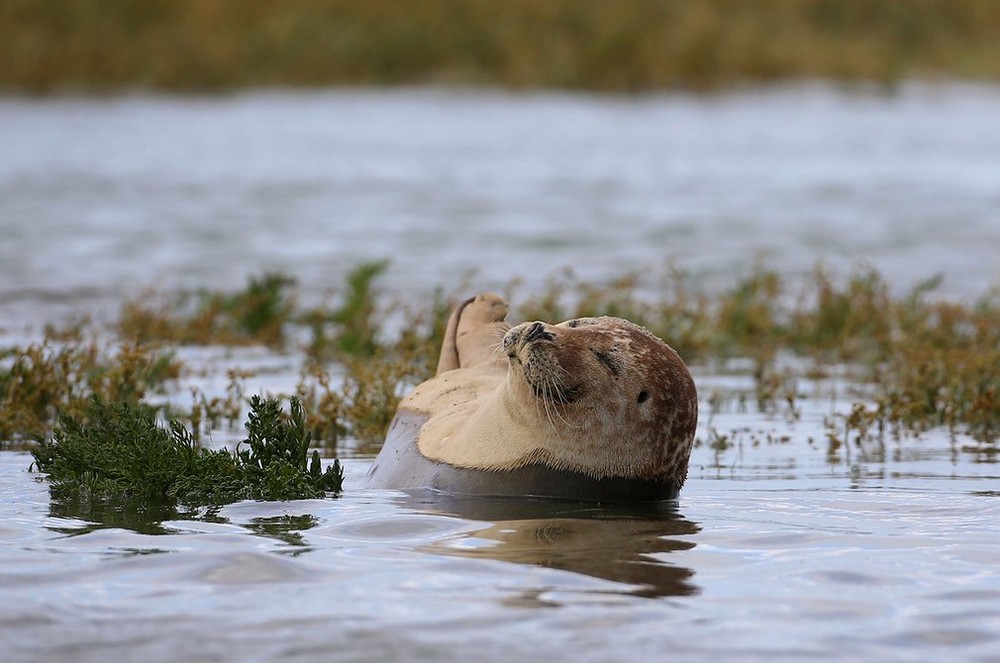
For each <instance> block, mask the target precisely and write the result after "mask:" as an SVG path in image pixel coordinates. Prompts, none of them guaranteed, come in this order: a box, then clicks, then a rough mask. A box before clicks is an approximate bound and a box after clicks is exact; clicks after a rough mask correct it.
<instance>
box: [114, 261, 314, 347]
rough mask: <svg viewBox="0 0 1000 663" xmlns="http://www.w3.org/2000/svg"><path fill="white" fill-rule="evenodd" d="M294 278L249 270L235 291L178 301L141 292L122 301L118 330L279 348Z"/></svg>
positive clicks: (142, 336) (184, 341)
mask: <svg viewBox="0 0 1000 663" xmlns="http://www.w3.org/2000/svg"><path fill="white" fill-rule="evenodd" d="M294 285H295V280H294V279H292V278H291V277H289V276H286V275H284V274H278V273H265V274H262V275H260V276H252V277H250V279H249V280H248V282H247V286H246V288H245V289H243V290H242V291H239V292H236V293H221V292H199V293H197V294H195V295H183V296H181V297H180V298H179V299H178V301H175V302H169V301H164V300H163V298H162V297H158V296H156V294H155V293H145V294H144V295H143V296H142V297H139V298H137V299H133V300H130V301H128V302H126V303H125V304H124V306H123V307H122V311H121V314H120V316H119V321H118V333H119V335H121V336H122V337H125V338H131V339H136V340H138V341H144V342H148V341H154V340H155V341H164V342H171V343H177V344H180V345H265V346H268V347H270V348H275V349H281V348H282V347H284V345H285V342H286V340H287V339H286V332H285V328H286V326H288V325H289V324H290V323H291V318H292V315H293V313H294V312H295V310H296V309H295V299H294V296H293V295H292V293H291V290H292V288H293V287H294Z"/></svg>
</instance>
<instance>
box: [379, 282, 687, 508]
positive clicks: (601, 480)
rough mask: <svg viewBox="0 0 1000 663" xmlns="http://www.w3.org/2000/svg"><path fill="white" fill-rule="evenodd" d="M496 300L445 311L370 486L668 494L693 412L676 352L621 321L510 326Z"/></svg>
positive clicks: (594, 495)
mask: <svg viewBox="0 0 1000 663" xmlns="http://www.w3.org/2000/svg"><path fill="white" fill-rule="evenodd" d="M507 310H508V307H507V304H506V302H505V301H503V299H502V298H501V297H499V296H498V295H495V294H490V293H487V294H483V295H479V296H477V297H475V298H472V299H470V300H467V301H466V302H464V303H463V304H462V305H461V306H459V307H458V308H457V309H456V310H455V311H454V312H453V314H452V315H451V318H450V319H449V324H448V327H447V330H446V334H445V339H444V342H443V344H442V352H441V359H440V361H439V364H438V374H437V375H436V376H435V377H433V378H431V379H430V380H428V381H426V382H424V383H422V384H420V385H418V386H417V387H416V388H415V389H414V390H413V391H412V392H411V393H410V394H409V395H408V396H407V397H406V398H404V399H403V400H402V401H401V402H400V404H399V406H398V408H397V411H396V415H395V417H394V419H393V421H392V423H391V424H390V426H389V431H388V433H387V435H386V440H385V443H384V445H383V447H382V450H381V451H380V452H379V454H378V456H377V457H376V459H375V462H374V463H373V464H372V467H371V469H370V470H369V473H368V477H367V483H368V485H369V486H371V487H381V488H397V489H418V488H430V489H432V490H436V491H441V492H445V493H451V494H463V495H496V496H513V495H524V496H528V495H531V496H545V497H565V498H573V499H581V500H593V501H654V500H664V499H673V498H675V497H676V496H677V494H678V492H679V491H680V489H681V487H682V486H683V484H684V480H685V478H686V477H687V469H688V460H689V457H690V454H691V447H692V443H693V440H694V434H695V428H696V425H697V420H698V397H697V391H696V389H695V385H694V381H693V379H692V378H691V374H690V372H689V371H688V369H687V367H686V366H685V365H684V362H683V361H682V360H681V358H680V357H679V356H678V355H677V353H676V352H675V351H674V350H673V349H672V348H671V347H670V346H668V345H667V344H666V343H664V342H663V341H662V340H660V339H659V338H657V337H656V336H654V335H653V334H652V333H650V332H649V331H647V330H646V329H644V328H642V327H640V326H639V325H636V324H634V323H631V322H629V321H627V320H623V319H621V318H613V317H594V318H577V319H573V320H568V321H566V322H562V323H560V324H556V325H552V324H547V323H544V322H541V321H535V322H525V323H522V324H520V325H517V326H516V327H513V328H511V327H509V326H508V325H507V323H506V322H504V320H503V317H501V316H506V313H507Z"/></svg>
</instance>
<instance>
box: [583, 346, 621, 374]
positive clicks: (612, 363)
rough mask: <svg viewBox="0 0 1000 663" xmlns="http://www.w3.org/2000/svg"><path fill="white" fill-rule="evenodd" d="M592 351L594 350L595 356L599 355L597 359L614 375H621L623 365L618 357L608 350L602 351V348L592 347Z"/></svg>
mask: <svg viewBox="0 0 1000 663" xmlns="http://www.w3.org/2000/svg"><path fill="white" fill-rule="evenodd" d="M591 352H593V353H594V356H595V357H597V361H599V362H601V363H602V364H604V366H605V368H607V369H608V370H609V371H611V374H612V375H614V376H615V377H618V376H619V375H621V372H622V365H621V363H620V362H619V361H618V360H617V359H615V358H614V357H612V356H611V355H609V354H608V353H607V352H601V351H600V350H593V349H592V350H591Z"/></svg>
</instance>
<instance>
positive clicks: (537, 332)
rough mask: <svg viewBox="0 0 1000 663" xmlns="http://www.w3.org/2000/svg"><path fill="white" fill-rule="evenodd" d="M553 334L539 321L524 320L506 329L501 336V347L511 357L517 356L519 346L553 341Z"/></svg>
mask: <svg viewBox="0 0 1000 663" xmlns="http://www.w3.org/2000/svg"><path fill="white" fill-rule="evenodd" d="M555 338H556V336H555V334H553V333H552V332H550V331H546V330H545V324H544V323H541V322H524V323H521V324H520V325H518V326H517V327H514V328H513V329H511V330H510V331H508V332H507V333H506V334H505V335H504V337H503V349H504V352H505V353H507V356H508V357H510V358H511V359H516V358H517V353H518V351H519V350H520V349H521V348H524V347H525V346H527V345H529V344H531V343H535V342H538V341H554V340H555Z"/></svg>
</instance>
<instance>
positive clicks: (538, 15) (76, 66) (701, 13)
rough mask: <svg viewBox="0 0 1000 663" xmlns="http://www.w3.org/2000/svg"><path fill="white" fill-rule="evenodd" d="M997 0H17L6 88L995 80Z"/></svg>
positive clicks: (7, 28)
mask: <svg viewBox="0 0 1000 663" xmlns="http://www.w3.org/2000/svg"><path fill="white" fill-rule="evenodd" d="M998 34H1000V12H998V11H997V7H996V3H995V2H993V0H907V1H905V2H893V1H889V0H885V1H882V2H879V1H877V0H757V1H755V2H742V1H740V0H626V1H623V2H606V1H604V0H551V1H548V2H531V1H529V0H509V1H508V2H488V1H485V0H419V1H411V0H284V1H282V2H273V1H271V0H45V1H44V2H39V1H37V0H5V2H3V3H0V89H6V90H8V91H15V92H32V93H45V92H53V91H63V90H70V91H86V92H104V91H115V90H120V89H127V88H140V89H156V90H173V91H218V90H228V89H238V88H245V87H253V86H293V87H294V86H325V85H341V84H374V85H394V84H420V83H428V82H433V83H439V82H445V83H472V84H488V85H500V86H509V87H516V88H523V87H557V88H568V89H594V90H610V91H636V90H652V89H671V88H695V89H707V88H715V87H719V86H725V85H730V84H741V83H748V82H751V83H752V82H763V81H775V80H783V79H798V78H826V79H834V80H843V81H859V80H871V81H879V82H884V83H891V82H893V81H896V80H899V79H900V78H903V77H936V76H948V77H958V78H974V79H984V80H1000V39H997V37H996V36H997V35H998Z"/></svg>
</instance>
